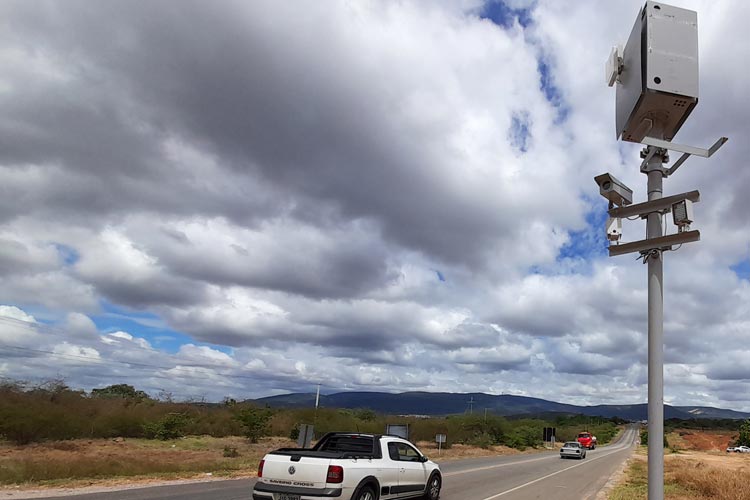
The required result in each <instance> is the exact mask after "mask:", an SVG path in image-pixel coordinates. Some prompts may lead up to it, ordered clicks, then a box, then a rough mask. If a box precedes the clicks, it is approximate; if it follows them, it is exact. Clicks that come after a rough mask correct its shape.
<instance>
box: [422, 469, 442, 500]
mask: <svg viewBox="0 0 750 500" xmlns="http://www.w3.org/2000/svg"><path fill="white" fill-rule="evenodd" d="M442 486H443V480H442V479H441V478H440V474H433V475H431V476H430V480H429V481H427V487H426V488H425V491H424V496H423V497H422V498H423V499H424V500H438V499H439V498H440V488H441V487H442Z"/></svg>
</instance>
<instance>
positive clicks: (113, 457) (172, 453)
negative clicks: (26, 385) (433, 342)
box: [0, 436, 542, 499]
mask: <svg viewBox="0 0 750 500" xmlns="http://www.w3.org/2000/svg"><path fill="white" fill-rule="evenodd" d="M294 446H296V443H294V442H293V441H291V440H288V439H284V438H278V437H275V438H263V439H261V441H260V442H259V443H257V444H250V443H249V442H248V441H247V440H246V439H244V438H241V437H228V438H212V437H209V436H195V437H188V438H184V439H177V440H174V441H149V440H143V439H122V438H117V439H91V440H72V441H57V442H49V443H39V444H32V445H28V446H13V445H10V444H5V445H0V471H1V469H2V468H9V467H19V466H23V464H27V463H32V462H33V463H36V464H44V465H45V466H48V465H49V466H50V467H57V466H63V464H69V463H71V462H85V463H89V464H90V463H105V462H107V463H119V464H128V463H133V462H136V461H141V462H144V461H147V462H148V461H150V462H154V463H158V464H160V465H161V466H168V465H170V464H180V465H188V466H190V467H189V468H190V469H192V470H191V471H182V472H168V473H154V474H128V475H127V476H126V477H109V478H101V477H92V478H89V479H56V480H52V481H33V482H29V483H24V484H11V485H4V486H0V498H14V499H16V498H34V497H38V496H50V495H55V494H66V493H67V494H70V492H71V491H73V490H74V491H75V492H76V493H91V492H98V491H107V490H112V489H115V490H116V489H123V488H129V487H138V486H143V485H149V484H171V483H174V482H187V481H210V480H221V479H239V478H246V477H255V476H256V474H257V467H258V462H259V461H260V459H261V458H262V457H263V455H264V454H265V453H267V452H268V451H270V450H274V449H277V448H282V447H294ZM417 446H418V447H419V448H420V450H422V452H423V453H425V454H426V455H427V456H428V457H429V458H430V459H432V460H436V461H440V462H444V461H449V460H457V459H462V458H472V457H483V456H497V455H515V454H521V453H538V452H539V451H542V450H534V449H528V450H526V451H524V452H521V451H518V450H515V449H513V448H507V447H505V446H493V447H490V448H488V449H482V448H474V447H471V446H464V445H459V444H454V445H452V446H451V447H450V448H448V449H441V450H438V448H437V445H436V444H435V443H433V442H427V441H425V442H419V443H417ZM227 448H234V449H235V450H236V451H237V455H238V456H237V457H234V458H227V457H225V455H224V452H225V449H227Z"/></svg>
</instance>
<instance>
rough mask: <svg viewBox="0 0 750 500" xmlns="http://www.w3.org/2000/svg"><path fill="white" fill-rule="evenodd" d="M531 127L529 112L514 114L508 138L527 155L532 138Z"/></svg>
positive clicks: (517, 148)
mask: <svg viewBox="0 0 750 500" xmlns="http://www.w3.org/2000/svg"><path fill="white" fill-rule="evenodd" d="M530 127H531V119H530V118H529V113H528V112H526V111H523V112H521V113H513V118H512V119H511V122H510V130H508V138H509V139H510V143H511V145H512V146H513V147H514V148H515V149H516V150H518V151H520V152H522V153H525V152H526V151H527V150H528V149H529V139H530V138H531V132H530V130H529V129H530Z"/></svg>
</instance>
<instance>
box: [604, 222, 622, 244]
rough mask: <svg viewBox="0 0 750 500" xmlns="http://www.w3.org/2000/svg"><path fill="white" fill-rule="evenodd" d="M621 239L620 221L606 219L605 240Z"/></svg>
mask: <svg viewBox="0 0 750 500" xmlns="http://www.w3.org/2000/svg"><path fill="white" fill-rule="evenodd" d="M620 238H622V219H620V218H619V217H618V218H612V217H609V218H608V219H607V239H608V240H609V241H620Z"/></svg>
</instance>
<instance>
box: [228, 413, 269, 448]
mask: <svg viewBox="0 0 750 500" xmlns="http://www.w3.org/2000/svg"><path fill="white" fill-rule="evenodd" d="M235 418H236V419H237V420H238V421H239V422H240V423H241V424H242V427H243V434H244V436H245V437H246V438H248V439H249V440H250V442H251V443H257V442H258V439H260V438H261V437H262V436H265V435H266V433H267V432H268V422H269V420H271V412H270V410H268V409H265V408H264V409H260V408H245V409H243V410H240V411H239V412H238V413H237V414H236V415H235Z"/></svg>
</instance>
